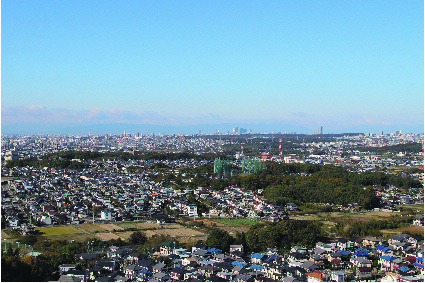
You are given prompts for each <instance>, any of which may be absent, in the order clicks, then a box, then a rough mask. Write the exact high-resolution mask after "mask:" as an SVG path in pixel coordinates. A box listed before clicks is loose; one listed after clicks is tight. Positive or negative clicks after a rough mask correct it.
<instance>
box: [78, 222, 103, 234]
mask: <svg viewBox="0 0 425 283" xmlns="http://www.w3.org/2000/svg"><path fill="white" fill-rule="evenodd" d="M76 227H77V228H80V229H82V230H84V231H87V232H89V233H96V232H103V231H105V230H106V229H105V228H102V227H100V226H98V225H96V224H81V225H76Z"/></svg>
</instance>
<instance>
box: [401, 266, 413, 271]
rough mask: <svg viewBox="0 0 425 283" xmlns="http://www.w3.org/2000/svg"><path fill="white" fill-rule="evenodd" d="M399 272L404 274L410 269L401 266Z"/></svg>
mask: <svg viewBox="0 0 425 283" xmlns="http://www.w3.org/2000/svg"><path fill="white" fill-rule="evenodd" d="M399 270H401V271H403V272H406V271H409V270H410V268H408V267H407V266H402V267H400V268H399Z"/></svg>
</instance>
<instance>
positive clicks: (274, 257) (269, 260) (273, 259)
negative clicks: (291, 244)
mask: <svg viewBox="0 0 425 283" xmlns="http://www.w3.org/2000/svg"><path fill="white" fill-rule="evenodd" d="M280 258H281V257H280V256H277V255H271V256H269V257H268V258H266V259H265V260H264V262H267V263H270V262H271V261H278V260H279V259H280Z"/></svg>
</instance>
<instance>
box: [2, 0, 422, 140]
mask: <svg viewBox="0 0 425 283" xmlns="http://www.w3.org/2000/svg"><path fill="white" fill-rule="evenodd" d="M423 5H424V3H423V1H408V2H405V1H378V0H375V1H374V0H372V1H364V2H362V1H309V0H306V1H253V2H246V1H225V2H210V1H175V2H174V1H125V0H123V1H80V0H75V1H49V0H45V1H11V0H6V1H2V7H1V8H2V75H3V77H2V96H1V100H2V101H1V103H2V105H1V125H2V133H23V132H25V131H26V132H27V133H29V132H34V133H44V132H48V131H52V132H54V131H63V130H66V129H69V131H73V130H75V131H77V130H78V131H82V130H84V131H86V130H87V127H95V126H94V125H113V124H128V125H140V127H141V128H143V127H145V128H146V129H147V130H152V129H156V128H157V129H158V131H162V130H164V129H165V130H166V129H170V131H174V130H176V131H177V130H181V129H184V128H185V127H186V128H187V129H188V130H190V131H192V129H193V128H194V127H198V125H207V126H205V129H199V130H201V131H205V132H207V131H213V130H214V127H219V125H233V127H238V126H239V127H246V126H242V125H258V127H257V126H253V127H254V128H256V129H257V128H258V131H262V130H264V131H269V130H271V128H273V129H272V130H273V131H276V132H277V131H281V132H299V131H300V132H301V131H304V133H306V134H308V133H312V132H315V131H316V130H317V129H318V128H320V126H321V125H323V126H324V129H325V130H324V131H325V132H327V133H341V132H347V131H355V132H359V131H356V130H357V129H360V130H361V131H360V132H376V133H379V132H381V131H384V132H386V133H388V132H395V131H396V130H401V131H402V132H409V131H412V132H423V127H424V13H423V11H424V6H423ZM146 125H152V127H150V126H149V127H148V126H146ZM102 127H107V126H102ZM155 127H156V128H155ZM207 128H208V129H207ZM247 128H248V127H247ZM121 130H122V131H124V130H125V129H121ZM227 130H230V131H231V129H222V131H227ZM248 130H249V128H248ZM252 130H253V131H254V129H252ZM92 131H94V129H92ZM114 131H115V130H114ZM140 132H142V130H140Z"/></svg>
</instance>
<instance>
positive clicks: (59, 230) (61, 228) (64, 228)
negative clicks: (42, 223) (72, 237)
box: [35, 226, 81, 236]
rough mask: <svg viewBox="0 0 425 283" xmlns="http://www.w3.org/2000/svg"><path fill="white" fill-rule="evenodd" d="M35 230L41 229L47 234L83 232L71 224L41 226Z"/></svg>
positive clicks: (41, 231)
mask: <svg viewBox="0 0 425 283" xmlns="http://www.w3.org/2000/svg"><path fill="white" fill-rule="evenodd" d="M35 230H36V231H37V230H38V231H40V233H42V234H43V235H45V236H49V235H60V234H74V233H81V231H80V230H78V229H76V228H74V227H71V226H58V227H41V228H36V229H35Z"/></svg>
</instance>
